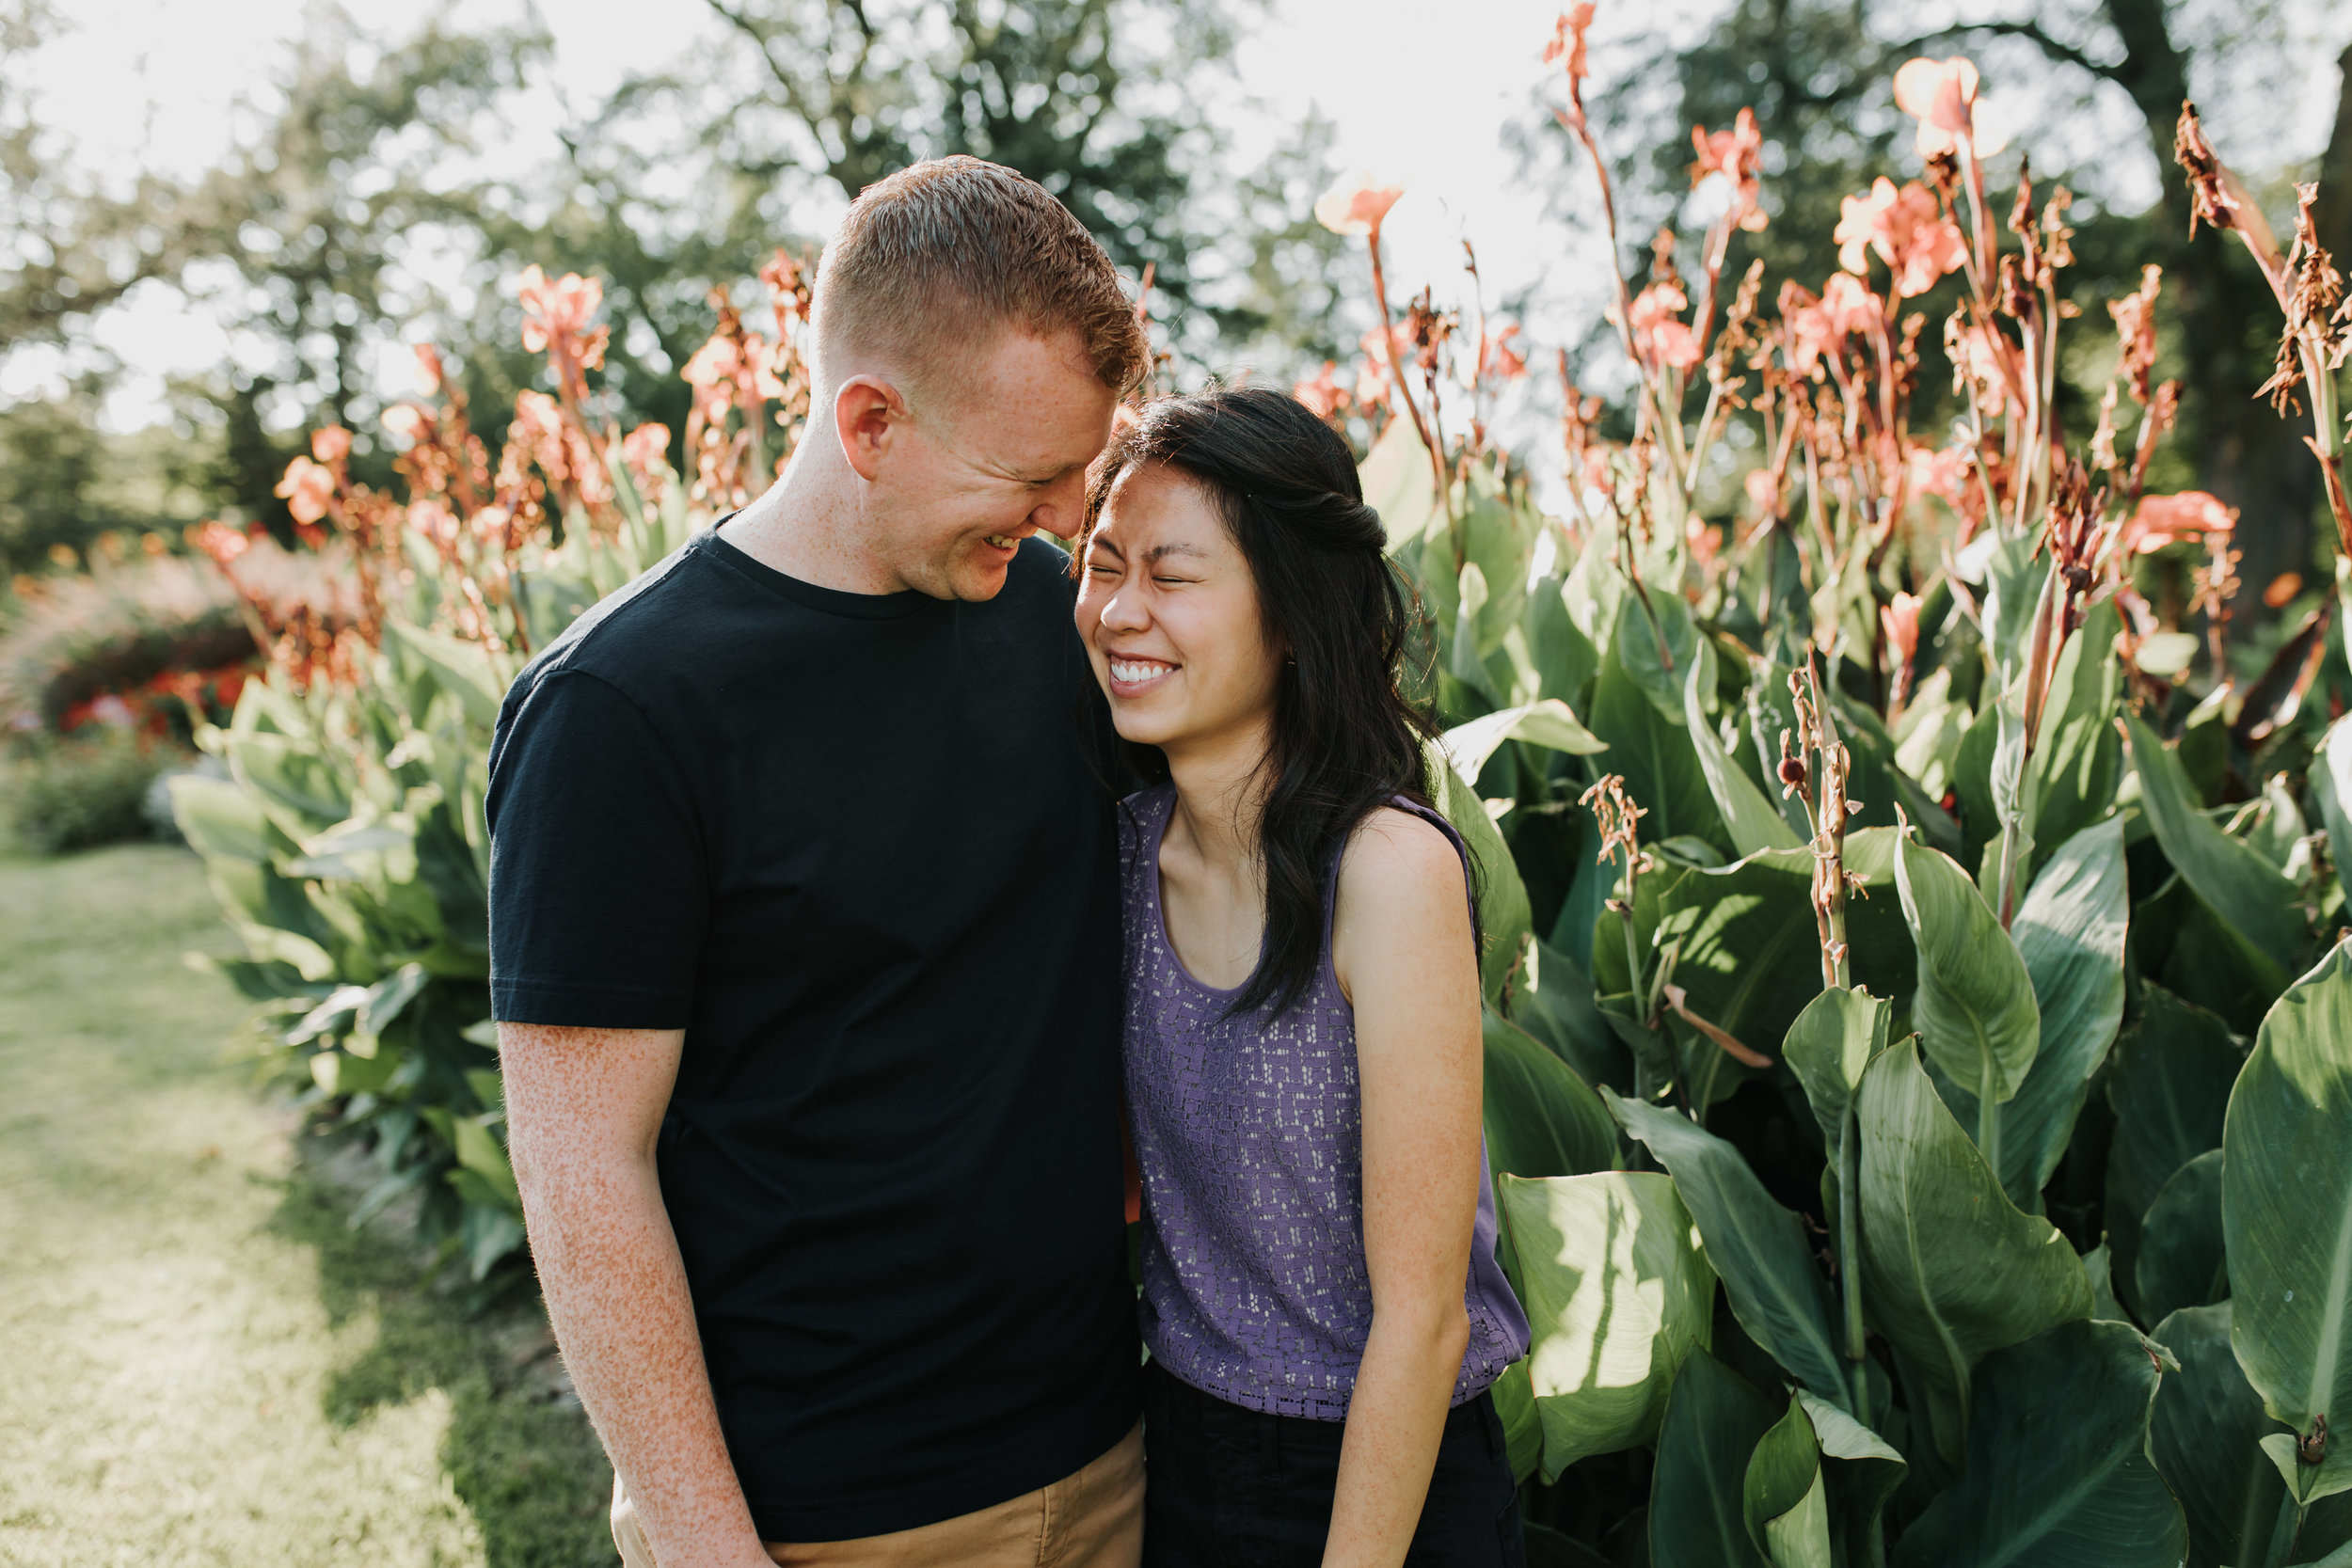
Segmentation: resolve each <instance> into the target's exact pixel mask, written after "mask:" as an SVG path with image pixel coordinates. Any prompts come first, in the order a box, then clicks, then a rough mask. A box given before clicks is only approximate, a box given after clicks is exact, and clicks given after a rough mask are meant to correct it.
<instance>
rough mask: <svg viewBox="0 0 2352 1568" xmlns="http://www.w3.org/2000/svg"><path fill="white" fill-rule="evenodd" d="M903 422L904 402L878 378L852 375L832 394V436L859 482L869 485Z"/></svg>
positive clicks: (904, 420)
mask: <svg viewBox="0 0 2352 1568" xmlns="http://www.w3.org/2000/svg"><path fill="white" fill-rule="evenodd" d="M906 420H907V404H906V400H905V399H904V398H902V397H900V396H899V395H898V388H896V387H893V386H892V385H891V384H890V383H889V382H887V381H884V380H883V379H882V377H880V376H878V375H853V376H851V377H850V379H849V380H847V381H844V382H843V383H842V384H841V389H840V390H839V391H837V392H835V393H834V397H833V428H834V435H835V436H837V437H839V439H840V442H841V454H842V455H843V456H844V457H846V458H848V459H849V460H850V467H852V468H854V469H856V470H857V476H858V477H859V478H860V479H863V480H866V481H868V482H871V481H872V480H873V478H874V476H875V475H876V474H877V473H878V472H880V471H881V467H882V453H883V452H884V451H888V450H889V447H890V445H891V443H892V442H893V441H895V440H897V439H898V427H899V426H901V425H903V424H905V423H906Z"/></svg>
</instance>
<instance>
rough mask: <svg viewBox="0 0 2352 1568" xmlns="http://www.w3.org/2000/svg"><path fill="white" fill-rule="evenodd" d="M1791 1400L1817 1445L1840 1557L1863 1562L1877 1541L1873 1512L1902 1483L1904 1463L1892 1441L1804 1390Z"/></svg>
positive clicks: (1879, 1534) (1880, 1508)
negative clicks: (1800, 1407) (1801, 1410)
mask: <svg viewBox="0 0 2352 1568" xmlns="http://www.w3.org/2000/svg"><path fill="white" fill-rule="evenodd" d="M1797 1402H1798V1403H1799V1404H1801V1405H1803V1406H1804V1413H1805V1416H1806V1417H1807V1418H1809V1419H1810V1420H1811V1421H1812V1422H1813V1435H1814V1437H1815V1439H1816V1440H1817V1441H1819V1442H1820V1446H1821V1469H1822V1470H1823V1472H1824V1473H1825V1474H1827V1476H1828V1477H1829V1512H1830V1532H1831V1534H1832V1536H1833V1537H1834V1538H1835V1539H1836V1541H1838V1542H1840V1543H1842V1544H1843V1545H1844V1547H1845V1553H1844V1560H1845V1561H1847V1562H1849V1563H1861V1562H1867V1561H1869V1560H1871V1559H1872V1556H1873V1554H1872V1552H1871V1544H1872V1543H1874V1542H1877V1541H1879V1540H1881V1539H1882V1532H1881V1531H1880V1528H1879V1514H1880V1513H1881V1511H1883V1509H1884V1508H1885V1506H1886V1499H1887V1498H1889V1497H1893V1496H1894V1495H1895V1489H1896V1488H1897V1487H1899V1486H1900V1485H1901V1484H1902V1483H1903V1475H1904V1472H1905V1471H1906V1470H1907V1469H1908V1468H1909V1466H1908V1465H1906V1464H1905V1463H1904V1460H1903V1456H1902V1455H1901V1454H1899V1453H1897V1452H1896V1451H1895V1449H1894V1447H1893V1445H1891V1444H1889V1443H1888V1442H1887V1441H1886V1439H1885V1438H1883V1437H1881V1436H1880V1435H1879V1434H1878V1433H1875V1432H1872V1431H1871V1430H1870V1429H1869V1428H1868V1427H1866V1426H1864V1425H1863V1424H1862V1423H1861V1422H1859V1421H1857V1420H1855V1419H1854V1418H1852V1417H1851V1416H1849V1415H1847V1414H1846V1413H1845V1412H1844V1411H1843V1410H1840V1409H1838V1408H1837V1406H1836V1405H1834V1404H1831V1403H1830V1402H1827V1401H1826V1400H1819V1399H1816V1398H1814V1397H1813V1396H1812V1395H1811V1394H1808V1393H1806V1392H1805V1391H1804V1389H1802V1388H1800V1389H1798V1390H1797Z"/></svg>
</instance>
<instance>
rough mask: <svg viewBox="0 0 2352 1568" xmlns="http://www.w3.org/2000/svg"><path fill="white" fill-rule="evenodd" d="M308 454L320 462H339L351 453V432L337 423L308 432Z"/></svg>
mask: <svg viewBox="0 0 2352 1568" xmlns="http://www.w3.org/2000/svg"><path fill="white" fill-rule="evenodd" d="M310 455H311V456H312V457H315V458H317V459H318V460H319V461H320V462H322V463H329V464H332V463H341V462H342V460H343V459H344V458H346V457H348V456H350V455H351V432H350V431H348V430H345V429H344V428H343V427H342V426H341V425H338V424H330V425H328V426H326V428H325V429H323V430H314V431H312V432H310Z"/></svg>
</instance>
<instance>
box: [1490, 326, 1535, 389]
mask: <svg viewBox="0 0 2352 1568" xmlns="http://www.w3.org/2000/svg"><path fill="white" fill-rule="evenodd" d="M1518 335H1519V324H1518V323H1517V322H1505V323H1504V324H1503V325H1502V326H1500V327H1498V328H1496V329H1495V330H1494V331H1493V332H1491V333H1489V334H1488V335H1487V338H1486V356H1485V357H1484V358H1483V359H1482V360H1481V361H1480V363H1479V367H1478V369H1479V373H1480V374H1482V375H1490V376H1493V377H1494V378H1495V379H1496V380H1498V381H1517V380H1518V378H1519V377H1520V376H1523V375H1525V374H1526V373H1527V356H1526V355H1524V354H1522V353H1520V352H1519V351H1518V349H1516V348H1513V347H1512V346H1511V340H1512V339H1514V338H1516V337H1518Z"/></svg>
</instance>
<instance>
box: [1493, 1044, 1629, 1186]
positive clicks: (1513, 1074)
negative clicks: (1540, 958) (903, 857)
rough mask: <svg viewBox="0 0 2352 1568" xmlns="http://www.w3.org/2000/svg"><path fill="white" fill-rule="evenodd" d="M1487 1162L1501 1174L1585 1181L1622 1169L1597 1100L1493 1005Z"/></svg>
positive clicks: (1610, 1129)
mask: <svg viewBox="0 0 2352 1568" xmlns="http://www.w3.org/2000/svg"><path fill="white" fill-rule="evenodd" d="M1486 1159H1487V1162H1488V1163H1489V1164H1491V1165H1492V1166H1493V1167H1494V1169H1495V1171H1496V1172H1497V1173H1498V1174H1500V1173H1502V1172H1505V1171H1508V1172H1509V1173H1510V1174H1512V1175H1513V1176H1581V1175H1584V1174H1585V1173H1587V1172H1589V1171H1600V1170H1608V1169H1611V1168H1612V1167H1613V1166H1614V1165H1615V1164H1617V1129H1616V1124H1615V1123H1613V1122H1612V1121H1611V1120H1610V1119H1609V1112H1608V1110H1607V1109H1606V1108H1605V1107H1604V1106H1603V1105H1602V1104H1601V1101H1600V1097H1599V1096H1598V1095H1597V1094H1595V1093H1594V1092H1593V1090H1592V1089H1591V1088H1590V1087H1589V1086H1587V1085H1586V1084H1585V1083H1584V1081H1583V1080H1582V1079H1581V1078H1579V1077H1577V1075H1576V1074H1575V1073H1574V1072H1573V1071H1571V1070H1569V1069H1568V1066H1567V1064H1566V1063H1565V1062H1563V1061H1561V1059H1560V1058H1559V1057H1557V1056H1555V1055H1553V1054H1552V1053H1550V1052H1549V1051H1547V1050H1545V1049H1544V1048H1543V1046H1542V1044H1541V1043H1540V1042H1538V1041H1536V1040H1535V1039H1534V1038H1532V1037H1529V1035H1528V1034H1527V1033H1526V1031H1524V1030H1522V1029H1520V1028H1518V1026H1517V1025H1516V1024H1513V1023H1512V1022H1509V1021H1508V1020H1506V1019H1504V1018H1503V1017H1502V1015H1500V1014H1499V1013H1497V1012H1496V1011H1495V1010H1494V1009H1493V1008H1492V1007H1489V1008H1487V1009H1486Z"/></svg>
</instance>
